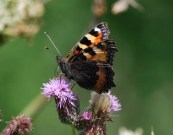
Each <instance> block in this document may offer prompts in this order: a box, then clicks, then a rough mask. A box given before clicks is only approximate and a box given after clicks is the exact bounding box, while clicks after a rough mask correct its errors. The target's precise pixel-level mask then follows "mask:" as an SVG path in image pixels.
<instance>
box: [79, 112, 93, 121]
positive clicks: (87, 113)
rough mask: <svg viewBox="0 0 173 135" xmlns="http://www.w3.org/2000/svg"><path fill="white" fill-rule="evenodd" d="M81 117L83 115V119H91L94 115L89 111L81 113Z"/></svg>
mask: <svg viewBox="0 0 173 135" xmlns="http://www.w3.org/2000/svg"><path fill="white" fill-rule="evenodd" d="M81 117H82V118H83V119H85V120H90V119H91V118H92V115H91V113H89V112H84V113H83V114H82V115H81Z"/></svg>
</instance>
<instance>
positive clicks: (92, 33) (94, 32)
mask: <svg viewBox="0 0 173 135" xmlns="http://www.w3.org/2000/svg"><path fill="white" fill-rule="evenodd" d="M89 34H91V35H93V36H95V37H97V36H98V35H99V33H98V31H95V30H94V29H92V30H91V31H90V32H89Z"/></svg>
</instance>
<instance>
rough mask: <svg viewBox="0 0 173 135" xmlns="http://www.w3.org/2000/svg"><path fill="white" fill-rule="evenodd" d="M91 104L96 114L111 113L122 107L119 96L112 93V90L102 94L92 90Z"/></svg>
mask: <svg viewBox="0 0 173 135" xmlns="http://www.w3.org/2000/svg"><path fill="white" fill-rule="evenodd" d="M90 104H91V109H92V110H93V112H94V114H97V113H102V114H110V113H112V112H115V111H119V110H120V109H121V104H120V103H119V101H118V99H117V97H116V96H113V95H111V92H108V93H102V94H98V93H96V92H92V93H91V100H90Z"/></svg>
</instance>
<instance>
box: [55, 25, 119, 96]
mask: <svg viewBox="0 0 173 135" xmlns="http://www.w3.org/2000/svg"><path fill="white" fill-rule="evenodd" d="M109 34H110V31H109V28H108V26H107V24H106V23H105V22H102V23H100V24H97V25H96V26H95V27H94V28H92V29H91V30H90V31H89V32H88V33H87V34H86V35H85V36H84V37H82V38H81V39H80V40H79V42H78V43H77V44H76V45H75V46H74V47H73V48H72V49H71V51H70V52H69V53H68V54H67V56H66V58H63V57H62V56H57V62H58V64H59V67H60V69H61V71H62V73H63V74H64V76H66V77H67V78H68V79H69V80H73V81H74V82H76V83H77V84H78V85H79V86H81V87H82V88H85V89H88V90H94V91H95V92H97V93H99V94H100V93H104V92H108V90H109V89H111V88H112V87H115V83H114V75H115V73H114V71H113V68H112V65H113V58H114V54H115V52H117V48H116V46H115V42H114V41H113V40H109V39H108V35H109Z"/></svg>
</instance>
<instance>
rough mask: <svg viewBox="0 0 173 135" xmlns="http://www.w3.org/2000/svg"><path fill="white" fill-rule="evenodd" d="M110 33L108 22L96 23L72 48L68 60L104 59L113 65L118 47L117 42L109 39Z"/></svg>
mask: <svg viewBox="0 0 173 135" xmlns="http://www.w3.org/2000/svg"><path fill="white" fill-rule="evenodd" d="M109 33H110V32H109V29H108V26H107V24H106V23H104V22H103V23H100V24H98V25H96V26H95V27H94V28H93V29H91V30H90V31H89V32H88V33H87V34H86V35H85V36H84V37H83V38H82V39H81V40H80V41H79V42H78V43H77V44H76V45H75V46H74V47H73V48H72V50H71V51H70V52H69V53H68V55H67V57H66V60H67V61H68V62H75V61H85V60H88V61H103V62H107V63H109V64H111V65H112V61H113V56H114V53H115V52H116V51H117V49H116V46H115V42H114V41H113V40H108V35H109Z"/></svg>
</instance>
